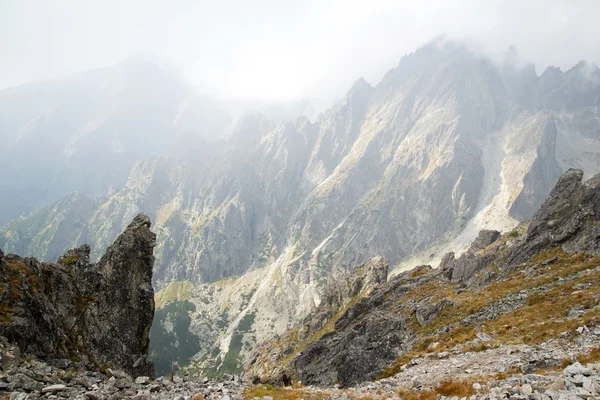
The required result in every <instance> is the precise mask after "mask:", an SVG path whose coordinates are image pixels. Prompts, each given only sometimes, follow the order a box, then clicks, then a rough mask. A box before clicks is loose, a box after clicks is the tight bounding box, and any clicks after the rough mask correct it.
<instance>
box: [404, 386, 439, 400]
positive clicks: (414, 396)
mask: <svg viewBox="0 0 600 400" xmlns="http://www.w3.org/2000/svg"><path fill="white" fill-rule="evenodd" d="M396 393H397V394H398V396H400V397H401V398H402V399H404V400H435V398H436V397H437V393H436V392H434V391H433V390H407V389H398V390H397V391H396Z"/></svg>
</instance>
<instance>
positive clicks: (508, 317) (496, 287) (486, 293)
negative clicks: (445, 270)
mask: <svg viewBox="0 0 600 400" xmlns="http://www.w3.org/2000/svg"><path fill="white" fill-rule="evenodd" d="M555 256H558V257H559V259H558V260H557V261H556V262H555V263H552V264H550V265H548V266H542V265H541V263H542V261H544V260H546V259H549V258H551V257H555ZM530 261H531V263H532V264H534V265H535V266H536V267H535V268H534V273H533V274H532V275H531V276H526V275H524V274H523V273H522V271H515V272H513V273H511V274H510V275H509V276H508V277H507V278H506V279H503V280H498V281H495V282H492V283H490V284H489V285H487V286H486V287H484V288H483V289H481V290H466V291H464V292H462V293H460V294H457V293H456V287H455V286H454V285H452V284H448V283H447V282H437V281H429V282H426V283H424V284H423V285H419V286H418V287H416V288H414V289H412V290H411V291H409V292H408V293H407V294H406V295H405V296H403V298H402V299H401V300H400V302H401V303H403V302H406V301H408V300H414V301H422V300H429V301H432V302H433V301H437V300H439V299H442V298H449V299H451V300H453V301H454V305H452V306H449V307H447V308H445V309H443V310H442V311H441V312H440V313H439V314H438V315H437V316H436V318H435V319H434V320H433V321H432V322H431V323H430V324H429V325H427V326H424V327H421V326H420V325H419V324H418V323H417V322H416V319H415V318H414V316H413V317H412V318H409V319H408V323H409V324H410V326H411V329H413V331H415V332H416V333H417V334H419V335H420V337H421V338H422V339H421V340H419V341H418V342H417V343H416V344H415V345H414V347H413V350H412V351H410V352H408V353H406V354H404V355H402V356H401V357H399V358H398V359H397V360H396V361H395V362H394V363H393V364H392V365H390V366H389V367H387V368H385V369H384V370H383V371H382V373H381V375H380V378H386V377H389V376H391V375H394V374H396V373H397V372H398V371H400V368H401V367H402V365H404V364H406V363H407V362H409V361H410V360H411V359H412V358H413V357H415V356H420V355H422V354H423V353H424V352H426V351H427V349H428V347H429V345H430V344H431V343H433V342H438V343H439V345H438V346H436V350H437V351H443V350H446V349H448V348H451V347H453V346H455V345H457V344H466V345H467V347H466V348H465V351H483V350H485V349H486V348H487V347H490V346H494V342H490V343H474V344H471V345H469V342H471V341H473V340H474V339H475V337H476V334H477V331H476V330H475V329H474V327H473V326H463V325H458V326H456V327H454V328H453V329H451V330H450V331H449V332H447V333H443V334H437V335H435V334H433V332H435V331H436V330H438V329H440V328H442V327H445V326H448V325H452V324H456V323H457V322H458V321H460V320H461V319H463V318H465V317H467V316H468V315H471V314H474V313H476V312H478V311H479V310H481V309H482V308H484V307H486V306H488V305H490V304H492V303H495V302H497V301H499V300H501V299H503V298H505V297H507V296H508V295H510V294H513V293H518V292H520V291H521V290H533V289H535V288H537V287H540V286H544V285H549V284H551V288H550V289H549V290H546V291H540V292H537V293H533V294H530V295H529V297H528V299H527V301H526V303H525V304H524V305H523V306H522V307H519V308H518V309H516V310H515V311H513V312H511V313H508V314H505V315H502V316H500V317H498V318H496V319H495V320H491V321H487V322H485V323H483V324H482V325H483V331H484V332H487V333H489V334H491V335H492V336H493V337H495V339H496V341H497V342H501V343H508V344H511V343H512V344H519V343H526V344H539V343H541V342H544V341H546V340H549V339H551V338H554V337H556V336H557V335H558V334H559V333H561V332H564V331H570V330H573V329H575V328H577V327H578V326H581V325H587V324H593V323H596V322H598V317H599V315H598V314H599V313H598V311H596V310H594V309H593V307H594V305H595V299H596V296H599V295H600V272H598V271H596V272H593V273H587V274H582V276H580V277H578V278H576V279H574V280H573V281H572V282H569V283H561V282H560V279H561V278H565V277H568V276H573V275H574V274H577V273H579V272H582V271H586V270H590V269H593V268H595V267H596V266H598V265H600V257H598V256H596V257H593V256H590V255H586V254H574V255H570V254H567V253H565V252H564V251H562V250H561V249H560V248H554V249H551V250H549V251H546V252H543V253H540V254H538V255H536V256H534V257H532V259H531V260H530ZM490 268H494V267H493V266H491V267H490ZM577 285H580V286H579V287H584V286H585V285H589V287H588V288H587V289H579V290H577V289H576V287H577ZM581 285H584V286H581ZM574 305H580V306H581V307H583V309H584V313H583V314H581V315H580V316H578V317H577V318H572V319H567V318H566V316H567V315H568V313H569V311H570V309H571V308H572V307H573V306H574ZM586 310H587V311H586ZM599 354H600V352H599Z"/></svg>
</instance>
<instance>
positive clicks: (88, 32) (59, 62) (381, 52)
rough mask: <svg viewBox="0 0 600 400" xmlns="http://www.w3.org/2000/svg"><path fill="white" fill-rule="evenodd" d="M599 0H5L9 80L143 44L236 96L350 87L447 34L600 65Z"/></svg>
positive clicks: (0, 75) (62, 71) (2, 64)
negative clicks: (358, 79) (360, 78)
mask: <svg viewBox="0 0 600 400" xmlns="http://www.w3.org/2000/svg"><path fill="white" fill-rule="evenodd" d="M598 16H600V0H579V1H578V0H527V1H525V0H517V1H509V0H447V1H443V0H430V1H426V0H421V1H402V0H365V1H355V0H330V1H329V0H298V1H289V0H238V1H233V0H210V1H201V0H198V1H192V0H182V1H177V0H170V1H163V0H99V1H91V0H89V1H88V0H51V1H50V0H0V88H5V87H8V86H14V85H18V84H21V83H25V82H28V81H32V80H38V79H44V78H61V77H65V76H68V75H70V74H73V73H76V72H78V71H81V70H85V69H89V68H94V67H100V66H107V65H111V64H114V63H117V62H119V61H121V60H123V59H125V58H128V57H130V56H132V55H133V54H136V53H140V52H143V53H152V54H156V55H157V56H159V57H161V58H164V59H166V60H168V61H169V62H170V63H171V64H172V65H173V66H174V67H175V68H176V69H178V70H179V71H181V73H182V74H183V75H184V77H185V78H186V79H187V80H188V81H190V82H191V83H193V84H195V85H199V86H203V87H205V88H208V89H210V90H212V91H215V92H218V93H219V94H221V95H223V96H226V97H237V98H246V99H248V98H259V99H268V100H279V99H286V100H289V99H294V98H298V97H330V96H339V95H341V94H343V93H344V92H345V91H346V90H347V89H348V88H349V87H350V85H351V84H352V83H353V82H354V81H355V80H356V79H357V78H359V77H361V76H363V77H364V78H365V79H366V80H367V81H369V82H371V83H372V84H375V83H377V82H378V81H379V80H380V79H381V77H382V76H383V74H384V73H385V72H387V71H388V70H389V69H391V68H393V67H394V66H395V65H397V63H398V61H399V59H400V57H401V56H402V55H404V54H406V53H409V52H411V51H413V50H415V49H416V48H417V47H419V46H420V45H422V44H424V43H425V42H427V41H429V40H431V39H433V38H435V37H437V36H439V35H441V34H444V33H446V34H447V35H448V37H450V38H458V39H468V40H470V41H474V42H476V43H478V44H481V45H483V46H484V47H485V48H486V49H488V50H489V51H492V52H497V51H500V50H501V49H505V48H506V47H508V46H509V45H511V44H514V45H515V46H516V48H517V51H518V52H519V54H520V55H521V57H522V58H525V59H528V60H531V61H533V62H535V63H536V65H537V68H538V72H540V70H541V69H543V68H545V67H546V66H547V65H556V66H560V67H561V68H563V69H568V68H569V67H571V66H573V65H574V64H576V63H577V62H578V61H579V60H581V59H586V60H588V61H592V62H594V63H596V64H600V62H599V61H600V43H599V38H600V23H598Z"/></svg>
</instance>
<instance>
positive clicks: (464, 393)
mask: <svg viewBox="0 0 600 400" xmlns="http://www.w3.org/2000/svg"><path fill="white" fill-rule="evenodd" d="M435 391H436V392H437V393H438V394H441V395H442V396H446V397H452V396H458V397H469V396H471V395H473V394H475V390H474V389H473V383H472V382H471V381H469V380H456V379H447V380H445V381H442V382H441V383H440V384H439V385H438V386H437V387H436V388H435Z"/></svg>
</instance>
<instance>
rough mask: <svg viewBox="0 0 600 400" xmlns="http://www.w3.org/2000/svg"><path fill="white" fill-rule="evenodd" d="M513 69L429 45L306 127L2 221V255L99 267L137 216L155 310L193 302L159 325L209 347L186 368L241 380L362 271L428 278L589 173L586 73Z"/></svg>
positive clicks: (247, 133)
mask: <svg viewBox="0 0 600 400" xmlns="http://www.w3.org/2000/svg"><path fill="white" fill-rule="evenodd" d="M513 56H514V54H509V55H508V56H507V60H506V61H505V62H500V63H499V62H495V61H491V60H490V59H488V58H486V57H485V56H482V55H480V54H477V53H475V52H473V51H471V50H470V49H469V48H467V47H465V46H464V45H462V44H460V43H456V42H448V41H435V42H432V43H430V44H428V45H426V46H424V47H422V48H420V49H418V50H417V51H415V52H414V53H411V54H409V55H407V56H405V57H403V58H402V59H401V60H400V62H399V64H398V66H397V67H396V68H394V69H392V70H391V71H389V72H388V73H387V74H386V75H385V77H384V78H383V79H382V81H381V82H379V83H378V84H377V85H376V86H371V85H370V84H369V83H367V82H366V81H365V80H363V79H360V80H358V81H357V82H356V83H355V84H354V85H353V87H352V88H351V89H350V91H349V92H348V93H347V95H346V96H345V98H344V99H343V101H342V102H340V103H339V104H337V105H336V106H334V107H333V108H331V109H329V110H327V111H326V112H324V113H323V114H321V115H320V116H319V117H318V118H316V120H315V121H314V122H311V121H310V120H308V119H307V118H303V117H300V118H298V119H297V120H296V121H292V122H284V123H274V122H272V121H270V120H268V119H267V118H266V117H264V116H261V115H247V116H245V117H243V118H242V119H240V120H239V121H238V122H237V123H236V124H235V126H233V128H232V129H231V130H230V131H228V132H227V133H226V134H225V135H224V136H223V138H222V139H221V140H218V141H215V142H210V143H207V142H205V141H186V140H182V141H180V142H179V143H178V144H177V145H175V146H174V147H173V148H172V150H170V152H169V154H167V155H165V156H156V157H150V158H146V159H144V160H141V161H139V162H137V163H136V164H135V165H134V166H133V168H132V169H131V171H130V173H129V176H128V178H127V182H126V184H125V186H124V187H123V188H122V189H119V190H114V191H111V192H109V193H107V194H105V195H104V196H102V197H98V198H96V199H94V200H89V199H85V198H84V197H83V196H79V195H71V196H70V197H67V198H63V199H62V200H60V201H59V202H57V203H55V204H53V205H51V206H49V207H47V208H44V209H41V210H38V211H36V212H34V213H32V214H31V215H30V216H28V217H26V218H21V219H18V220H15V221H12V222H10V223H9V224H7V225H5V226H4V227H3V228H2V230H1V231H0V247H2V248H4V249H6V250H7V251H14V250H13V249H17V248H18V249H19V250H20V252H21V253H23V254H33V255H36V256H38V257H42V258H44V257H50V258H52V257H54V256H56V255H57V254H61V251H62V250H64V249H66V248H73V247H76V246H78V245H80V244H83V243H84V242H89V243H91V246H92V257H98V256H99V255H100V254H101V252H102V249H103V248H104V247H105V246H106V244H108V243H110V242H111V240H113V239H114V237H116V235H117V234H118V232H120V231H121V230H122V229H123V227H124V226H125V225H126V224H127V222H128V221H130V220H131V218H133V216H134V215H135V214H136V213H138V212H139V211H142V210H143V211H144V212H145V213H147V214H148V215H150V216H151V217H152V218H153V220H154V221H156V222H155V227H156V233H157V248H156V264H155V274H154V283H155V285H156V286H157V287H158V288H159V289H163V291H162V292H161V293H159V297H161V298H162V299H163V301H162V304H163V305H164V306H166V305H167V304H168V303H169V302H172V301H177V302H184V301H187V302H190V303H192V304H193V307H190V306H188V305H183V304H180V306H181V307H178V308H177V309H176V310H175V308H173V313H171V314H168V315H166V316H164V318H165V320H164V321H163V322H164V327H169V326H170V325H169V323H168V321H169V318H171V317H173V316H174V315H179V316H180V317H181V318H185V319H186V321H187V317H190V322H189V332H191V333H193V334H194V335H195V336H196V337H197V339H198V340H199V342H200V343H206V344H207V345H205V346H202V348H201V349H200V351H199V352H198V354H197V355H196V357H195V364H196V365H197V366H198V368H203V369H205V370H211V371H212V372H214V373H219V372H220V373H222V372H227V371H228V370H239V368H240V366H241V362H242V361H244V358H246V357H247V356H248V355H249V354H250V352H251V350H252V348H253V347H254V345H255V344H256V343H257V342H261V341H263V340H264V339H267V338H269V337H272V336H273V335H274V334H277V333H283V332H285V331H286V330H287V329H289V328H291V327H292V326H294V325H295V324H296V323H297V322H299V321H301V320H302V319H303V318H304V317H306V316H307V315H308V314H309V313H310V312H311V311H312V310H314V309H315V307H316V306H318V305H319V304H320V303H322V302H323V299H324V296H325V293H324V291H325V290H326V289H325V288H326V287H328V283H330V282H331V281H336V280H343V279H344V278H345V277H346V276H348V275H349V274H350V273H351V272H352V270H353V269H355V268H357V267H358V266H361V265H365V263H367V262H368V261H369V260H371V259H372V258H373V257H374V256H382V257H384V258H385V259H386V260H388V262H389V264H390V265H391V266H392V267H391V272H390V276H392V275H395V274H397V273H399V272H400V271H401V270H402V269H403V268H405V267H413V266H414V265H418V264H423V263H427V264H431V265H436V264H437V263H438V262H439V261H440V260H441V259H442V256H444V254H446V253H447V251H450V250H451V251H455V252H456V254H457V255H459V254H460V253H461V252H463V251H465V250H466V249H467V248H468V246H469V244H470V243H471V241H472V240H473V239H475V237H476V236H477V234H478V232H479V231H480V230H482V229H495V230H499V231H502V232H509V231H512V230H513V228H515V227H516V226H517V224H518V223H519V221H522V220H524V219H526V218H529V217H531V216H532V215H533V213H534V211H535V210H536V209H537V207H538V206H539V205H540V204H541V203H542V201H543V199H544V198H545V197H546V195H547V194H548V193H549V192H550V189H551V188H552V187H553V185H554V184H555V182H556V181H557V180H558V178H559V176H560V175H561V173H562V172H564V171H566V170H567V169H568V168H571V167H577V168H581V169H582V170H583V173H584V176H585V178H587V177H590V176H591V175H593V174H595V173H596V172H598V171H599V170H600V157H599V155H600V136H599V135H598V133H599V130H600V121H599V120H598V115H599V113H598V110H599V107H600V80H599V79H598V77H599V75H600V73H599V71H598V68H597V67H595V66H592V65H589V64H586V63H583V62H582V63H580V64H578V65H577V66H575V67H574V68H572V69H570V70H569V71H567V72H562V71H560V70H558V69H556V68H550V69H548V70H547V71H545V72H544V73H543V74H541V75H539V76H538V75H537V74H536V72H535V68H534V67H533V65H525V66H523V67H522V66H517V65H520V63H519V64H517V63H514V62H512V61H511V58H513ZM192 308H193V310H192ZM169 315H171V317H169ZM163 322H159V323H161V324H163ZM163 333H164V332H163ZM167 333H168V334H175V333H174V332H172V331H169V332H167ZM167 333H164V334H167ZM184 336H185V335H184ZM182 338H183V337H182ZM187 339H188V338H186V340H185V341H186V343H188V342H189V343H193V342H194V340H187Z"/></svg>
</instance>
